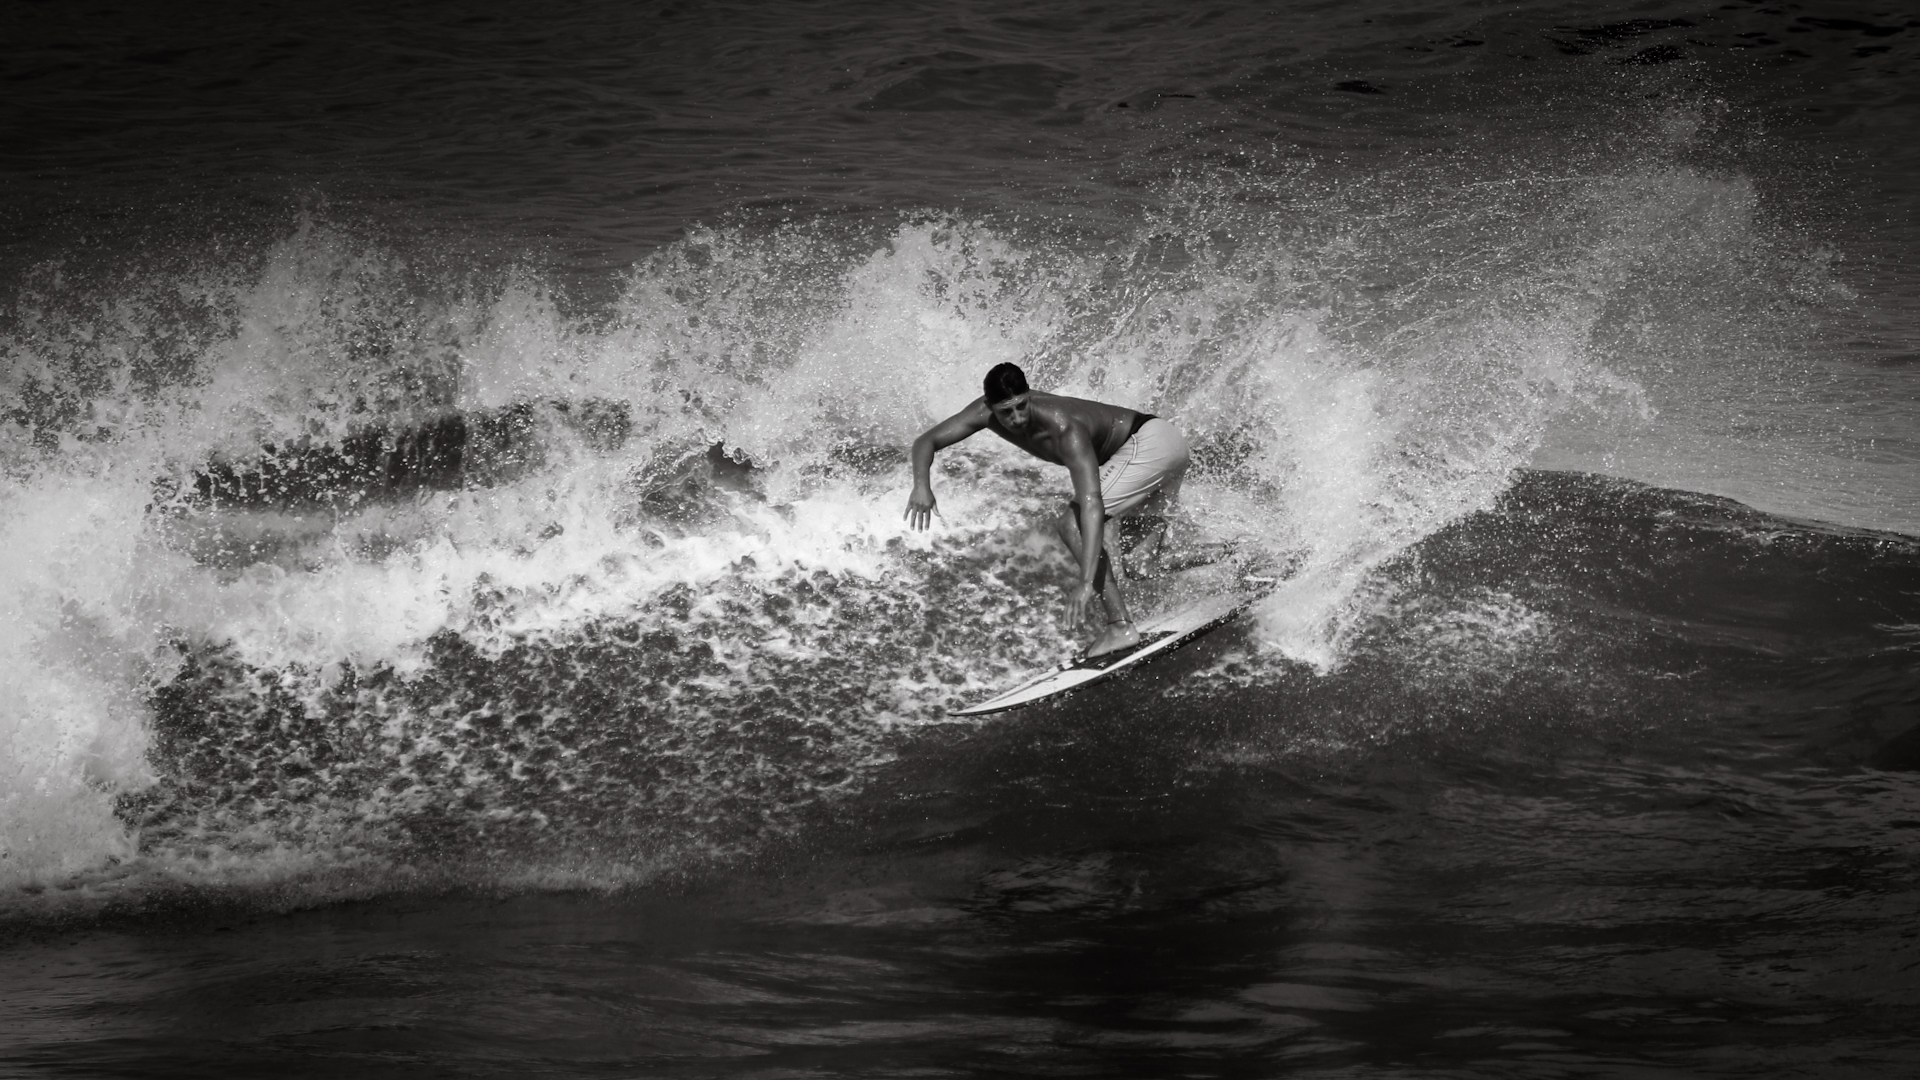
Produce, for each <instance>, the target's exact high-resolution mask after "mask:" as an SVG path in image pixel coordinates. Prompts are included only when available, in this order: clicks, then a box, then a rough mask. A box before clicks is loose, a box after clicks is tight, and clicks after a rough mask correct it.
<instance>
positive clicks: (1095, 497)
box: [906, 364, 1187, 656]
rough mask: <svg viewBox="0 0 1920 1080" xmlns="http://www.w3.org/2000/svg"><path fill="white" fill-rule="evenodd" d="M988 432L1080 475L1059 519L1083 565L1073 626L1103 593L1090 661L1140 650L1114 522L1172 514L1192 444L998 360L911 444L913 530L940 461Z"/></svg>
mask: <svg viewBox="0 0 1920 1080" xmlns="http://www.w3.org/2000/svg"><path fill="white" fill-rule="evenodd" d="M982 429H990V430H991V431H992V432H993V433H994V434H995V435H998V436H1000V437H1001V438H1003V439H1005V440H1007V441H1008V442H1010V443H1012V444H1013V445H1015V446H1017V447H1019V448H1020V449H1022V450H1025V451H1026V452H1027V453H1029V454H1032V455H1033V456H1034V457H1037V458H1039V459H1040V460H1042V461H1051V462H1053V463H1054V464H1055V465H1065V466H1066V467H1067V472H1068V473H1069V474H1070V475H1071V476H1072V477H1073V500H1072V501H1071V502H1069V503H1067V505H1066V506H1065V507H1064V508H1062V510H1061V511H1060V516H1059V517H1058V518H1056V519H1055V520H1054V528H1055V530H1056V531H1058V532H1059V534H1060V539H1061V541H1062V542H1063V543H1065V544H1066V545H1067V549H1068V550H1069V551H1072V552H1073V557H1074V558H1075V559H1077V560H1079V562H1080V581H1079V583H1078V584H1077V585H1076V586H1075V587H1074V589H1073V591H1072V592H1071V593H1069V594H1068V597H1067V624H1068V625H1069V626H1074V627H1078V626H1079V625H1080V624H1081V623H1082V622H1085V621H1087V616H1088V609H1089V608H1090V607H1091V605H1092V604H1093V598H1094V597H1095V596H1098V597H1099V598H1100V603H1101V606H1102V607H1104V608H1105V609H1106V613H1107V628H1106V630H1105V632H1103V633H1102V634H1101V635H1100V636H1099V637H1098V638H1096V639H1095V640H1094V642H1093V644H1092V645H1089V646H1088V647H1087V655H1088V656H1099V655H1101V654H1103V653H1109V652H1113V651H1114V650H1116V649H1125V648H1128V647H1130V646H1132V645H1136V644H1138V643H1139V641H1140V631H1139V630H1137V629H1135V628H1134V625H1133V618H1132V616H1130V615H1129V614H1128V613H1127V602H1126V598H1125V597H1124V596H1122V595H1121V594H1120V582H1119V575H1118V574H1116V573H1113V572H1112V570H1111V565H1110V564H1112V563H1113V562H1115V561H1116V560H1117V559H1118V555H1117V554H1111V555H1110V552H1111V549H1112V540H1113V537H1112V536H1111V534H1110V531H1109V530H1108V529H1107V522H1108V521H1110V520H1113V519H1115V518H1122V517H1126V516H1127V515H1129V514H1133V513H1136V512H1138V511H1140V510H1141V509H1143V508H1145V509H1147V514H1143V515H1141V516H1142V517H1147V516H1149V515H1159V516H1164V515H1165V514H1166V512H1167V511H1168V509H1170V507H1171V505H1172V503H1173V500H1174V499H1175V498H1176V497H1178V495H1179V494H1180V481H1181V480H1182V479H1183V478H1184V477H1185V476H1186V472H1187V441H1186V439H1185V438H1183V437H1182V436H1181V434H1180V432H1179V431H1177V430H1176V429H1175V428H1174V426H1173V425H1172V424H1169V423H1167V422H1166V421H1165V420H1162V419H1160V418H1159V417H1156V416H1152V415H1149V414H1147V413H1141V412H1135V411H1134V410H1132V409H1123V408H1121V407H1119V406H1118V405H1107V404H1103V403H1101V402H1098V401H1086V400H1084V399H1081V398H1070V397H1061V396H1060V395H1058V394H1049V393H1046V392H1044V391H1038V390H1030V389H1028V388H1027V376H1026V373H1024V372H1022V371H1021V370H1020V369H1019V368H1018V367H1016V366H1014V365H1012V364H1000V365H998V366H997V367H995V368H994V369H993V370H992V371H989V372H987V379H986V394H985V396H983V397H979V398H975V399H974V401H973V404H971V405H968V406H967V407H966V408H964V409H962V410H960V411H959V412H957V413H955V414H953V415H952V416H949V417H947V418H946V419H945V420H942V421H940V422H939V423H938V424H935V425H934V426H933V427H931V428H929V429H927V431H926V433H925V434H923V435H921V436H920V437H919V438H918V439H915V440H914V441H913V494H912V495H911V496H909V497H908V498H907V515H906V517H907V523H908V524H910V525H912V526H913V527H914V528H916V529H924V528H926V527H927V526H928V525H929V524H930V523H931V522H932V519H933V509H934V498H933V481H932V471H933V455H934V454H935V453H937V452H939V451H941V450H944V449H945V448H947V447H949V446H952V445H953V444H954V443H957V442H959V441H960V440H962V439H966V438H969V437H971V436H972V435H974V434H975V433H976V432H979V431H980V430H982ZM1162 528H1164V525H1162Z"/></svg>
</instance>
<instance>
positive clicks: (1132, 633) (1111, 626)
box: [1053, 503, 1140, 656]
mask: <svg viewBox="0 0 1920 1080" xmlns="http://www.w3.org/2000/svg"><path fill="white" fill-rule="evenodd" d="M1112 524H1113V523H1112V522H1109V523H1108V526H1109V527H1108V528H1105V529H1102V530H1101V532H1102V533H1103V534H1107V535H1106V539H1108V541H1109V542H1108V543H1105V544H1102V545H1101V551H1100V565H1099V566H1098V567H1096V568H1095V570H1094V576H1093V586H1094V588H1095V589H1097V590H1099V592H1100V606H1101V607H1103V608H1105V609H1106V612H1107V628H1106V630H1105V631H1104V632H1102V633H1101V635H1100V636H1099V637H1097V638H1095V639H1094V641H1093V644H1091V645H1089V646H1087V655H1088V656H1099V655H1100V654H1101V653H1106V652H1112V651H1113V650H1115V649H1124V648H1126V647H1127V646H1129V645H1134V644H1137V643H1138V642H1139V641H1140V631H1138V630H1136V629H1134V627H1133V616H1132V615H1130V614H1128V613H1127V599H1126V597H1125V596H1122V595H1121V593H1120V575H1119V574H1117V573H1114V572H1113V571H1114V564H1113V559H1112V558H1111V557H1110V552H1111V551H1112V550H1113V549H1112V545H1111V534H1112V533H1113V531H1114V530H1113V528H1112V527H1111V526H1112ZM1053 528H1054V531H1055V532H1057V533H1059V534H1060V542H1061V543H1063V544H1065V545H1067V550H1068V551H1071V552H1073V558H1074V561H1075V562H1079V561H1080V559H1081V555H1080V551H1081V538H1080V514H1079V512H1078V510H1077V509H1076V508H1075V507H1074V505H1073V504H1072V503H1068V504H1067V505H1066V507H1065V508H1064V509H1062V510H1061V511H1060V516H1059V517H1057V518H1055V519H1054V521H1053Z"/></svg>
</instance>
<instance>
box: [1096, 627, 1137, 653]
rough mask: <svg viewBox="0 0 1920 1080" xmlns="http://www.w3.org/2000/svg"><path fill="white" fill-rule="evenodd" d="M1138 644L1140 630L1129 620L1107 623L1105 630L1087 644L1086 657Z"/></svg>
mask: <svg viewBox="0 0 1920 1080" xmlns="http://www.w3.org/2000/svg"><path fill="white" fill-rule="evenodd" d="M1138 644H1140V631H1138V630H1136V629H1134V627H1133V624H1132V623H1130V622H1122V623H1109V624H1108V625H1107V628H1106V630H1105V631H1104V632H1103V633H1101V635H1100V636H1099V637H1097V638H1095V639H1094V642H1093V644H1091V645H1089V646H1087V658H1088V659H1089V660H1091V659H1092V658H1094V657H1096V656H1105V655H1106V654H1108V653H1110V652H1116V651H1118V650H1120V649H1130V648H1132V647H1134V646H1135V645H1138Z"/></svg>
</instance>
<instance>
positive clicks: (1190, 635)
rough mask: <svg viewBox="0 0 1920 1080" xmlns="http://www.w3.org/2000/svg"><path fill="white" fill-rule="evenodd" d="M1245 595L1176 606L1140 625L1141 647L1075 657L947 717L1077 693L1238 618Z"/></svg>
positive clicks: (983, 711)
mask: <svg viewBox="0 0 1920 1080" xmlns="http://www.w3.org/2000/svg"><path fill="white" fill-rule="evenodd" d="M1247 603H1248V600H1247V598H1246V597H1244V596H1239V595H1233V594H1229V595H1227V596H1212V597H1208V598H1207V599H1205V600H1198V601H1195V602H1194V603H1191V604H1187V605H1186V606H1184V607H1178V608H1175V609H1173V610H1172V611H1169V612H1167V613H1166V614H1164V615H1159V616H1156V617H1154V618H1152V619H1148V620H1146V621H1144V622H1142V623H1141V624H1140V644H1138V645H1135V646H1134V647H1133V648H1131V649H1122V650H1120V651H1118V652H1111V653H1106V654H1105V655H1102V656H1096V657H1094V658H1093V659H1091V660H1088V659H1083V658H1079V657H1076V658H1074V659H1072V660H1069V661H1067V662H1066V663H1064V664H1061V665H1060V666H1059V667H1057V668H1055V669H1053V670H1052V671H1049V672H1046V673H1044V674H1041V675H1038V676H1035V677H1034V678H1032V679H1029V680H1027V681H1026V682H1023V683H1021V684H1020V685H1019V686H1016V687H1014V688H1013V689H1011V690H1008V691H1007V692H1006V693H1004V694H998V695H995V696H994V697H990V698H988V699H987V700H985V701H983V702H981V703H980V704H978V705H969V706H967V707H966V708H964V709H955V710H953V711H952V712H951V713H949V714H948V715H949V716H980V715H983V714H985V713H995V712H1005V711H1006V710H1008V709H1017V708H1020V707H1021V706H1022V705H1031V704H1033V703H1034V702H1036V701H1044V700H1045V699H1047V698H1050V697H1055V696H1057V695H1060V694H1065V693H1069V692H1071V691H1074V690H1078V689H1080V688H1081V687H1083V686H1087V685H1090V684H1092V683H1096V682H1099V681H1100V680H1102V679H1105V678H1109V677H1111V676H1114V675H1118V674H1119V673H1121V672H1122V671H1125V670H1127V669H1128V668H1130V667H1132V666H1133V665H1135V664H1139V663H1142V662H1144V661H1147V660H1151V659H1153V658H1154V657H1156V656H1160V655H1163V654H1165V653H1168V652H1171V651H1172V650H1174V649H1177V648H1179V647H1180V646H1182V645H1185V644H1186V643H1187V642H1189V641H1192V640H1193V639H1194V638H1197V637H1199V636H1200V635H1201V634H1204V633H1206V632H1207V631H1209V630H1211V629H1213V628H1214V627H1216V626H1219V625H1220V624H1222V623H1224V622H1226V621H1227V620H1228V619H1231V618H1233V617H1234V616H1235V615H1238V614H1239V613H1240V612H1241V611H1242V610H1244V609H1245V608H1246V606H1247Z"/></svg>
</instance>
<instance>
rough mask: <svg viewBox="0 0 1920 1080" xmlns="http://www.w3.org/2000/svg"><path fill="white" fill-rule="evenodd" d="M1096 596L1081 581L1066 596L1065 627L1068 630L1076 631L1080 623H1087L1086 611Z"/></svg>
mask: <svg viewBox="0 0 1920 1080" xmlns="http://www.w3.org/2000/svg"><path fill="white" fill-rule="evenodd" d="M1098 596H1099V593H1098V592H1097V591H1096V590H1095V589H1094V587H1093V586H1092V585H1091V584H1089V583H1087V582H1084V581H1083V582H1081V583H1080V584H1078V585H1075V586H1074V587H1073V591H1072V592H1070V593H1068V594H1067V627H1068V628H1069V629H1076V630H1077V629H1079V627H1080V624H1081V623H1083V622H1086V621H1087V618H1088V614H1087V612H1088V609H1089V608H1091V607H1092V606H1093V601H1094V600H1095V598H1096V597H1098Z"/></svg>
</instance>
